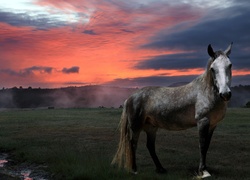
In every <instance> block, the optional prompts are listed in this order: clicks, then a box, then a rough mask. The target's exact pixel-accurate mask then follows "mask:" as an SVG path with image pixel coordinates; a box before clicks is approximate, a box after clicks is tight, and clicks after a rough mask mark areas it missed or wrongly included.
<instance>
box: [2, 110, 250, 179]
mask: <svg viewBox="0 0 250 180" xmlns="http://www.w3.org/2000/svg"><path fill="white" fill-rule="evenodd" d="M120 115H121V109H35V110H31V109H30V110H2V111H0V152H6V153H8V154H10V155H11V158H12V159H14V160H15V161H16V162H18V163H24V162H25V163H28V164H29V163H30V164H39V165H43V166H42V167H44V168H45V170H46V171H47V172H49V173H50V178H49V179H64V180H67V179H75V180H76V179H169V180H170V179H171V180H172V179H193V177H194V176H195V175H196V170H197V167H198V163H199V146H198V133H197V129H196V128H193V129H189V130H186V131H180V132H170V131H165V130H159V131H158V135H157V141H156V149H157V153H158V156H159V159H160V160H161V162H162V164H163V165H164V167H165V168H167V169H168V173H167V174H163V175H159V174H156V173H155V171H154V170H155V167H154V164H153V161H152V159H151V158H150V156H149V153H148V151H147V149H146V146H145V141H146V138H145V133H143V132H142V134H141V136H140V140H139V144H138V151H137V165H138V170H139V174H138V175H131V174H129V173H127V172H125V171H124V170H119V169H118V168H117V167H112V166H111V165H110V162H111V160H112V157H113V155H114V153H115V151H116V149H117V144H118V140H119V131H118V130H117V126H118V123H119V119H120ZM249 117H250V110H249V109H244V108H241V109H240V108H239V109H228V112H227V115H226V117H225V119H224V121H223V122H221V123H220V124H219V125H218V127H217V129H216V130H215V133H214V136H213V139H212V142H211V146H210V149H209V152H208V157H207V165H208V168H209V171H210V173H211V174H212V177H211V178H209V179H220V180H228V179H234V180H235V179H250V171H249V170H250V156H249V152H250V118H249Z"/></svg>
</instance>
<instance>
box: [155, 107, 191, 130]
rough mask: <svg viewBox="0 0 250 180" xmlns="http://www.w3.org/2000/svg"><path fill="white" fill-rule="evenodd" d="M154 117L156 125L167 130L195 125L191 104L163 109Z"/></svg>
mask: <svg viewBox="0 0 250 180" xmlns="http://www.w3.org/2000/svg"><path fill="white" fill-rule="evenodd" d="M156 117H157V119H155V120H156V121H157V124H158V126H159V127H161V128H164V129H168V130H184V129H188V128H191V127H194V126H196V121H195V108H194V107H193V106H189V107H186V108H183V109H177V110H173V111H169V112H168V111H163V112H162V113H161V114H160V115H159V116H156Z"/></svg>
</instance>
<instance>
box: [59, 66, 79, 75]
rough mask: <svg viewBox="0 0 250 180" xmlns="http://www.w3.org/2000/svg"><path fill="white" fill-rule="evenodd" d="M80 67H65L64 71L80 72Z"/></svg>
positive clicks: (67, 72)
mask: <svg viewBox="0 0 250 180" xmlns="http://www.w3.org/2000/svg"><path fill="white" fill-rule="evenodd" d="M79 69H80V68H79V67H78V66H73V67H71V68H63V70H62V72H63V73H65V74H70V73H79Z"/></svg>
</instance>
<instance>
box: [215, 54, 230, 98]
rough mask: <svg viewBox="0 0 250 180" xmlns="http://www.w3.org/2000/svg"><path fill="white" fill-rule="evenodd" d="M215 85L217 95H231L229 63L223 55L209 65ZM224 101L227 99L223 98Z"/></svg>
mask: <svg viewBox="0 0 250 180" xmlns="http://www.w3.org/2000/svg"><path fill="white" fill-rule="evenodd" d="M211 70H212V73H213V77H214V81H215V85H216V87H217V88H218V90H219V94H220V95H222V96H224V95H226V94H227V95H228V93H231V91H230V85H231V62H230V60H229V59H228V57H227V56H225V55H220V56H219V57H218V58H216V59H215V61H214V62H213V63H212V64H211ZM225 99H227V98H226V97H225Z"/></svg>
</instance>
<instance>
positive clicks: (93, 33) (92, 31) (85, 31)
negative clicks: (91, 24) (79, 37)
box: [83, 29, 97, 35]
mask: <svg viewBox="0 0 250 180" xmlns="http://www.w3.org/2000/svg"><path fill="white" fill-rule="evenodd" d="M83 33H84V34H89V35H97V34H96V32H95V31H94V30H93V29H90V30H84V31H83Z"/></svg>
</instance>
